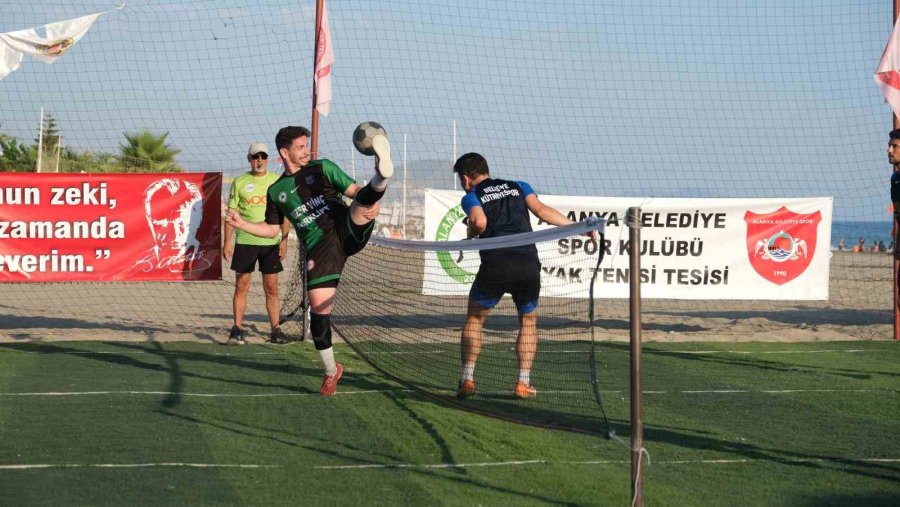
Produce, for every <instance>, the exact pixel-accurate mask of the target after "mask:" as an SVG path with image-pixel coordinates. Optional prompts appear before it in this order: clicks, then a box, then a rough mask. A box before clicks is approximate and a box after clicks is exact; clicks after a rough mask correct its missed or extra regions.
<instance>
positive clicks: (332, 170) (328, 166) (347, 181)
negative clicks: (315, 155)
mask: <svg viewBox="0 0 900 507" xmlns="http://www.w3.org/2000/svg"><path fill="white" fill-rule="evenodd" d="M322 172H323V173H325V177H326V178H328V181H330V182H331V185H332V186H334V188H335V190H337V191H338V192H340V193H342V194H343V193H344V191H345V190H347V188H348V187H349V186H350V185H352V184H354V183H356V181H354V180H353V178H351V177H350V176H348V175H347V173H345V172H344V171H343V169H341V168H340V167H338V165H337V164H335V163H334V162H332V161H330V160H328V159H325V158H323V159H322Z"/></svg>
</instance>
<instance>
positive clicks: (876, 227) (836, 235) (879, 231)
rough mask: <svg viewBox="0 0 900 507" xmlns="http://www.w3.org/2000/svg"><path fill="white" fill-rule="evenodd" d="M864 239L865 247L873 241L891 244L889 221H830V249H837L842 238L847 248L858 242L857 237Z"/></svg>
mask: <svg viewBox="0 0 900 507" xmlns="http://www.w3.org/2000/svg"><path fill="white" fill-rule="evenodd" d="M860 238H863V239H864V240H866V248H869V247H871V246H872V242H873V241H884V244H885V245H890V244H891V222H890V220H887V221H884V222H832V223H831V249H832V250H837V249H838V243H839V242H840V241H841V240H842V239H843V240H844V243H845V244H846V245H847V249H848V250H849V249H851V248H853V246H854V245H856V244H858V243H859V239H860Z"/></svg>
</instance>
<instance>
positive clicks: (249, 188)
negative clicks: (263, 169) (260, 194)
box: [244, 183, 256, 192]
mask: <svg viewBox="0 0 900 507" xmlns="http://www.w3.org/2000/svg"><path fill="white" fill-rule="evenodd" d="M255 188H256V186H255V185H253V183H247V186H245V187H244V192H253V190H254V189H255Z"/></svg>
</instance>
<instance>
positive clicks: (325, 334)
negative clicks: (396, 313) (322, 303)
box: [309, 313, 331, 350]
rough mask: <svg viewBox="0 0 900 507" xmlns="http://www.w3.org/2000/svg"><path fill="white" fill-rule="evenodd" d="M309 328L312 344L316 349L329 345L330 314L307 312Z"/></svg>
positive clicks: (322, 348) (325, 347) (323, 348)
mask: <svg viewBox="0 0 900 507" xmlns="http://www.w3.org/2000/svg"><path fill="white" fill-rule="evenodd" d="M309 330H310V332H311V333H312V339H313V344H314V345H315V346H316V350H325V349H327V348H329V347H331V315H330V314H329V315H322V314H320V313H311V314H309Z"/></svg>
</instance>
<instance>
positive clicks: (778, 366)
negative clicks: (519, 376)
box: [602, 343, 900, 380]
mask: <svg viewBox="0 0 900 507" xmlns="http://www.w3.org/2000/svg"><path fill="white" fill-rule="evenodd" d="M602 346H603V347H608V348H613V349H619V350H621V351H624V352H627V351H628V345H618V344H612V343H604V344H603V345H602ZM642 352H643V354H644V355H649V356H660V357H671V358H677V359H679V360H685V361H696V362H698V363H704V364H711V363H715V364H723V365H728V366H736V367H742V368H755V369H760V370H769V371H777V372H780V373H802V372H816V373H822V374H825V375H835V376H840V377H847V378H851V379H854V380H866V379H870V378H872V375H873V374H875V375H885V376H888V377H900V373H896V372H886V371H867V372H860V371H858V370H851V369H847V368H832V367H823V366H810V365H802V366H798V365H793V364H788V363H782V362H778V361H768V360H764V359H757V358H752V357H747V356H735V355H733V354H728V353H727V352H722V353H721V354H691V353H684V352H672V351H667V350H659V349H653V348H643V349H642Z"/></svg>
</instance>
